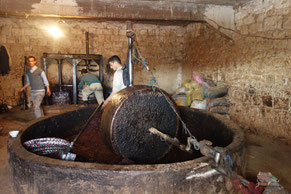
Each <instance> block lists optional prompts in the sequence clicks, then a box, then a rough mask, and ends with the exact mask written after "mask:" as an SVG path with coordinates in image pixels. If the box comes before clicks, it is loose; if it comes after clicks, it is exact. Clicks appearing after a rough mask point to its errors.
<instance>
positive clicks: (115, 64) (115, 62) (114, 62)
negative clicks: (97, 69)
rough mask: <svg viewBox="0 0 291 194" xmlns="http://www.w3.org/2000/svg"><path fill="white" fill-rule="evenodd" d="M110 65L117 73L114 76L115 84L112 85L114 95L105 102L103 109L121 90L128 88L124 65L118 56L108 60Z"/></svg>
mask: <svg viewBox="0 0 291 194" xmlns="http://www.w3.org/2000/svg"><path fill="white" fill-rule="evenodd" d="M108 63H109V65H110V68H111V69H113V70H114V71H115V73H114V75H113V84H112V93H111V94H110V96H109V97H108V98H107V99H106V100H105V101H104V103H103V106H102V109H103V108H104V107H105V106H106V105H107V103H108V102H109V101H110V99H111V98H112V96H113V95H114V94H115V93H117V92H119V91H120V90H122V89H124V88H126V86H125V85H124V83H123V72H122V67H123V66H122V65H121V60H120V58H119V57H118V56H116V55H113V56H112V57H110V58H109V59H108Z"/></svg>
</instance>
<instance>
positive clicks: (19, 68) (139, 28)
mask: <svg viewBox="0 0 291 194" xmlns="http://www.w3.org/2000/svg"><path fill="white" fill-rule="evenodd" d="M55 24H57V25H58V26H59V28H60V29H61V30H62V31H63V36H62V37H60V38H58V39H56V38H53V37H52V36H51V35H49V33H48V32H47V27H49V26H50V25H55ZM0 29H1V32H0V42H1V44H2V45H5V46H6V48H7V50H8V52H9V54H10V57H11V64H10V67H11V71H10V73H9V74H8V75H5V76H0V99H1V100H3V102H4V103H6V104H9V105H17V104H18V103H19V96H18V95H17V91H18V90H19V89H20V88H21V84H22V83H21V76H22V74H23V69H24V56H29V55H33V56H36V57H37V63H38V65H39V66H41V56H42V54H43V53H44V52H47V53H59V52H60V53H63V54H67V53H70V54H85V53H86V43H85V32H86V31H88V32H89V33H90V53H91V54H101V55H103V57H104V66H105V68H104V70H105V85H108V86H109V87H110V86H111V83H112V75H113V72H112V71H111V70H110V68H109V67H106V64H107V59H108V58H109V57H110V56H112V55H119V56H120V57H121V60H122V62H125V59H126V53H127V49H128V42H127V41H128V40H127V37H126V23H125V22H97V21H90V20H72V19H71V20H70V19H66V20H58V19H52V18H27V19H24V18H16V17H7V18H0ZM132 29H133V30H134V31H135V32H136V40H137V42H138V45H139V49H140V51H141V52H142V54H143V56H144V57H145V58H146V59H147V60H148V65H149V67H150V68H151V70H152V71H153V72H154V73H155V75H156V77H157V79H158V81H159V83H160V86H161V87H162V88H163V89H165V90H166V91H168V92H170V93H171V92H173V91H174V89H175V88H176V87H178V84H179V83H178V82H179V80H180V81H181V79H180V77H181V66H182V63H183V45H184V38H183V34H184V28H183V27H179V26H167V25H154V24H137V23H136V24H133V25H132ZM134 71H135V72H134V83H135V84H147V83H148V81H149V80H150V79H151V77H150V76H148V73H147V72H146V71H145V70H144V69H143V68H142V67H141V66H140V65H138V66H135V67H134ZM48 73H49V75H48V77H49V81H50V83H51V84H56V83H57V68H56V66H54V67H53V66H52V67H49V71H48ZM63 75H64V76H63V79H64V80H63V81H64V83H65V84H69V82H70V80H71V69H70V65H68V64H65V65H64V68H63ZM28 93H29V92H28Z"/></svg>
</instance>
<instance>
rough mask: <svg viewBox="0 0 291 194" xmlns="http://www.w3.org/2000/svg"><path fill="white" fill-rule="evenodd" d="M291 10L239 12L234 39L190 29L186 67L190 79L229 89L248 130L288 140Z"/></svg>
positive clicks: (251, 7) (250, 7)
mask: <svg viewBox="0 0 291 194" xmlns="http://www.w3.org/2000/svg"><path fill="white" fill-rule="evenodd" d="M290 10H291V6H290V1H288V0H279V1H275V0H270V1H258V0H254V1H251V2H250V3H249V4H247V5H246V6H244V7H242V8H240V9H238V10H237V11H236V14H235V24H236V29H235V32H233V31H231V32H232V36H231V37H227V36H225V34H222V33H219V31H218V30H215V29H214V28H213V27H210V26H208V25H205V24H190V25H188V26H187V30H186V36H185V52H186V53H185V54H186V61H185V64H184V66H183V75H185V76H186V78H191V71H193V70H196V71H198V72H201V73H203V74H204V75H205V76H206V77H209V78H212V79H213V80H214V81H215V82H216V83H217V84H218V85H226V86H228V87H229V98H230V101H231V103H232V106H231V118H232V119H234V120H236V121H237V122H238V123H240V124H241V126H242V127H244V128H246V129H250V130H252V131H255V132H258V133H260V134H269V135H272V136H274V137H281V138H283V139H285V140H286V138H287V139H291V116H290V115H291V114H290V113H291V77H290V76H291V62H290V61H291V39H290V37H291V23H290V22H291V20H290V18H291V13H290ZM224 30H225V29H224ZM187 73H188V75H187ZM184 79H185V78H184Z"/></svg>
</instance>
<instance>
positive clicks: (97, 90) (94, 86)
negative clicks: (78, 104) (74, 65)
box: [78, 69, 104, 106]
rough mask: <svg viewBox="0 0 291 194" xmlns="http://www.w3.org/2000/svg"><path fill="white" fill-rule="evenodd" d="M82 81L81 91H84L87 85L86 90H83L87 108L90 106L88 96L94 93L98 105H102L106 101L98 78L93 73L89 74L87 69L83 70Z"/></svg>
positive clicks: (83, 98) (79, 86)
mask: <svg viewBox="0 0 291 194" xmlns="http://www.w3.org/2000/svg"><path fill="white" fill-rule="evenodd" d="M81 75H82V79H81V81H80V83H79V85H78V88H79V89H82V88H83V86H84V85H85V88H84V89H83V90H82V95H83V96H82V100H83V102H84V105H85V106H88V104H89V103H88V96H89V95H90V94H92V93H93V92H94V94H95V97H96V99H97V102H98V104H101V103H102V102H103V101H104V97H103V88H102V85H101V82H100V81H99V79H98V77H97V76H96V75H94V74H92V73H88V71H87V70H86V69H82V70H81Z"/></svg>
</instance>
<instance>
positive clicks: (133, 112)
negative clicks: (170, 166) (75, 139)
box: [101, 86, 179, 163]
mask: <svg viewBox="0 0 291 194" xmlns="http://www.w3.org/2000/svg"><path fill="white" fill-rule="evenodd" d="M163 93H164V94H165V95H166V96H168V99H170V100H169V101H170V103H171V105H170V104H169V102H168V101H167V100H166V99H165V97H164V96H163V94H162V93H161V92H160V91H159V90H158V89H157V88H156V89H155V90H153V88H152V87H149V86H134V87H128V88H126V89H123V90H121V91H120V92H118V93H116V94H115V95H114V96H113V97H112V99H111V101H110V102H109V103H108V104H107V106H106V107H105V109H104V112H103V113H102V118H101V129H102V135H103V138H104V140H105V142H106V144H107V145H109V147H110V148H111V149H112V150H113V151H114V152H115V153H116V154H118V155H119V156H121V157H123V158H127V159H130V160H132V161H135V162H136V163H154V162H155V161H157V160H159V159H161V158H163V157H164V156H165V155H166V154H167V153H168V152H169V151H170V149H171V145H169V144H167V143H166V142H165V141H162V140H161V139H160V138H159V137H158V136H156V135H153V134H151V133H150V132H149V128H151V127H154V128H156V129H158V130H160V131H161V132H163V133H165V134H168V135H169V136H171V137H175V136H176V134H177V132H178V128H179V120H178V118H177V115H176V114H175V112H174V110H173V108H172V107H174V109H175V110H176V111H177V109H176V105H175V103H174V102H173V101H172V100H171V98H170V97H169V95H168V94H167V93H166V92H164V91H163ZM171 106H172V107H171ZM177 112H178V111H177Z"/></svg>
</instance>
